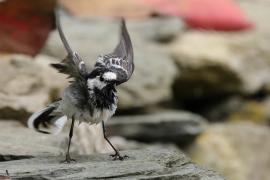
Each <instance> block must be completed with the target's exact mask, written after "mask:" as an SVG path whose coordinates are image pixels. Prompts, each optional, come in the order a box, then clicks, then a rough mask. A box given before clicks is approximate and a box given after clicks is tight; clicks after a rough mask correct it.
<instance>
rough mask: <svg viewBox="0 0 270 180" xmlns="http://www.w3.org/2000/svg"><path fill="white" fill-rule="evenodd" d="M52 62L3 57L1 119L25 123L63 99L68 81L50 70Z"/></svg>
mask: <svg viewBox="0 0 270 180" xmlns="http://www.w3.org/2000/svg"><path fill="white" fill-rule="evenodd" d="M52 62H55V59H54V58H50V57H47V56H38V57H36V58H35V59H33V58H31V57H29V56H25V55H6V56H0V84H1V90H0V118H2V119H3V118H4V119H9V118H10V119H20V120H25V119H27V118H28V116H29V115H30V114H31V113H33V112H35V111H36V110H39V109H41V108H44V106H45V105H46V104H48V103H49V102H50V101H51V100H53V99H54V98H55V96H59V94H60V93H59V92H60V91H61V90H60V89H62V88H63V86H65V84H67V81H66V80H65V78H64V77H61V76H59V75H58V73H57V72H56V71H55V70H53V69H52V68H50V67H49V63H52Z"/></svg>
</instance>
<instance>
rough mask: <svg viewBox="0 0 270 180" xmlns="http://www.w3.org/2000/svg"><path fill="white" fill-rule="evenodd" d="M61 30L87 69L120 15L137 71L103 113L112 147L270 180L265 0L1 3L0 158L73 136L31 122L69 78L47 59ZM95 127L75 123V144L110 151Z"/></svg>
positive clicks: (83, 150)
mask: <svg viewBox="0 0 270 180" xmlns="http://www.w3.org/2000/svg"><path fill="white" fill-rule="evenodd" d="M56 7H58V10H59V11H60V15H61V16H60V19H61V22H62V26H63V30H64V32H65V34H66V36H67V38H68V40H69V42H70V44H71V46H72V48H73V49H74V50H76V51H77V52H79V54H80V55H81V56H82V57H83V59H84V60H85V61H86V62H87V64H88V65H89V66H91V65H93V64H94V62H95V61H96V59H97V56H98V55H99V54H106V53H109V52H111V51H112V50H113V49H114V47H115V45H116V44H117V42H118V39H119V18H120V17H125V18H126V20H127V28H128V30H129V32H130V36H131V39H132V42H133V46H134V53H135V66H136V69H135V72H134V74H133V76H132V78H131V80H130V81H129V82H128V83H125V84H123V85H121V86H120V87H119V88H118V95H119V104H118V107H119V108H118V110H117V112H116V115H115V117H114V118H113V119H112V120H110V121H108V123H107V126H108V133H109V135H110V136H111V141H112V142H113V144H115V145H116V146H117V147H118V148H119V149H121V150H123V149H137V148H142V147H146V146H152V145H156V144H158V145H161V146H164V147H168V146H175V147H177V148H179V149H181V150H182V151H184V152H185V153H186V154H187V155H188V156H189V157H191V159H192V160H193V161H194V162H197V163H198V164H200V165H202V166H205V167H208V168H210V169H213V170H216V171H218V172H219V173H220V174H222V175H224V176H225V177H226V178H227V179H232V180H269V178H270V131H269V125H270V111H269V109H270V23H269V18H270V1H269V0H102V1H100V0H76V1H75V0H58V1H57V0H24V1H22V0H0V119H1V121H0V126H1V128H2V129H3V130H1V131H0V144H1V146H0V154H3V153H5V152H9V153H10V152H12V153H14V154H16V153H17V154H20V153H22V152H24V153H26V154H27V153H28V152H29V154H31V153H32V151H33V149H42V150H44V151H46V152H51V153H54V154H55V153H64V152H65V150H66V142H67V136H68V133H67V132H68V127H67V130H66V132H63V133H61V134H60V135H57V136H48V135H43V134H38V133H35V132H33V131H31V130H30V129H27V128H26V121H27V118H28V117H29V116H30V115H31V114H32V113H33V112H35V111H37V110H40V109H41V108H43V107H44V106H46V105H47V104H49V103H50V102H52V101H54V100H56V99H58V98H59V97H60V96H61V92H62V91H63V89H64V88H65V87H66V86H67V85H68V80H67V79H66V77H65V75H63V74H58V73H57V72H56V71H55V70H54V69H52V68H51V67H49V64H50V63H55V62H59V61H60V60H62V59H63V58H64V57H65V55H66V52H65V50H64V49H63V46H62V43H61V41H60V38H59V37H58V34H57V32H56V30H55V24H54V22H55V20H54V9H55V8H56ZM101 133H102V132H101V128H100V126H91V127H90V126H88V125H87V124H81V125H80V126H76V128H75V137H74V139H73V144H72V151H73V153H77V154H91V153H97V152H109V151H111V149H110V148H109V146H108V145H107V144H106V143H105V142H104V140H103V137H102V134H101Z"/></svg>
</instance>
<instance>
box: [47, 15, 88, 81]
mask: <svg viewBox="0 0 270 180" xmlns="http://www.w3.org/2000/svg"><path fill="white" fill-rule="evenodd" d="M55 16H56V27H57V30H58V33H59V36H60V39H61V41H62V43H63V45H64V47H65V49H66V51H67V53H68V55H67V57H66V58H65V59H64V60H63V61H62V62H61V63H57V64H51V65H52V67H54V68H56V69H57V70H58V71H59V72H61V73H64V74H67V75H69V77H71V78H74V79H77V80H82V81H83V80H85V77H86V76H87V68H86V65H85V63H84V61H83V60H82V58H81V57H80V56H79V55H78V53H77V52H75V51H73V50H72V49H71V47H70V45H69V43H68V41H67V39H66V37H65V34H64V32H63V30H62V26H61V23H60V19H59V14H58V13H57V11H56V13H55Z"/></svg>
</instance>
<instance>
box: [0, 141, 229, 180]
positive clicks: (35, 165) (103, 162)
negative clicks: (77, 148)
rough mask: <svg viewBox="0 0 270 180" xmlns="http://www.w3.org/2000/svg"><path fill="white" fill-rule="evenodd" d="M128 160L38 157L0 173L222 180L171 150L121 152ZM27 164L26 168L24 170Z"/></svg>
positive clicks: (23, 176)
mask: <svg viewBox="0 0 270 180" xmlns="http://www.w3.org/2000/svg"><path fill="white" fill-rule="evenodd" d="M122 153H123V154H127V155H128V156H129V158H128V159H127V160H124V161H113V160H112V159H111V158H110V157H109V156H108V154H95V155H90V156H76V157H74V158H76V160H77V162H76V164H64V163H59V162H60V161H61V160H62V159H63V157H55V156H52V155H51V156H37V157H34V158H30V159H26V158H22V159H21V160H17V161H5V162H1V165H0V170H1V173H2V172H5V170H6V169H8V170H10V176H11V178H12V179H160V180H165V179H182V180H190V179H198V180H223V179H224V178H223V177H221V176H220V175H219V174H218V173H216V172H213V171H211V170H207V169H204V168H201V167H199V166H198V165H196V164H194V163H192V162H190V159H189V158H187V157H186V156H185V155H184V154H183V153H182V152H180V151H178V150H177V149H174V148H166V149H164V148H161V147H158V146H155V147H151V148H147V149H139V150H129V151H124V152H122ZM26 164H27V166H25V165H26Z"/></svg>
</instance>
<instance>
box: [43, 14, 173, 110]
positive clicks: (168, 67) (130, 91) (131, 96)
mask: <svg viewBox="0 0 270 180" xmlns="http://www.w3.org/2000/svg"><path fill="white" fill-rule="evenodd" d="M61 22H62V25H63V29H64V32H65V34H66V36H67V38H68V40H69V42H70V44H71V46H72V47H73V48H74V50H76V51H77V52H79V54H80V55H81V56H82V57H83V59H84V60H85V61H86V63H87V64H88V65H89V66H93V65H94V63H95V61H96V59H97V57H98V55H99V54H104V53H109V52H111V51H112V50H113V49H114V48H115V46H116V44H117V43H118V38H119V23H118V21H113V20H108V19H107V20H105V19H97V18H74V17H73V18H72V17H68V16H64V15H62V16H61ZM127 26H128V29H129V23H127ZM131 39H132V42H133V45H134V54H135V66H136V70H135V71H134V74H133V76H132V78H131V79H130V80H129V81H128V82H127V83H124V84H123V85H121V86H120V87H119V93H118V95H119V107H120V109H128V108H134V107H143V106H147V105H152V104H155V103H158V102H161V101H165V100H168V99H170V97H171V85H172V83H173V81H174V77H175V75H176V68H175V66H174V63H173V62H172V60H171V59H170V57H169V56H168V55H167V54H166V53H165V50H164V51H163V50H162V49H161V48H160V47H159V46H157V45H155V44H154V43H150V42H147V41H144V40H143V39H142V37H138V34H136V33H132V34H131ZM43 53H44V54H49V55H51V56H54V57H57V58H63V57H65V55H66V52H65V51H64V49H63V45H62V43H61V41H60V39H59V37H58V33H57V32H56V31H54V32H53V33H52V34H51V35H50V38H49V40H48V42H47V44H46V46H45V47H44V50H43Z"/></svg>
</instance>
